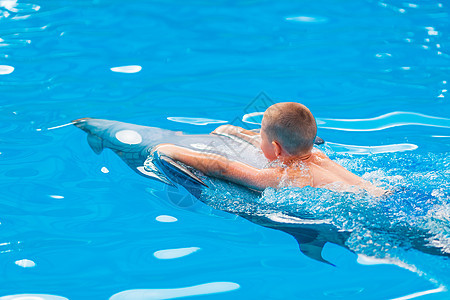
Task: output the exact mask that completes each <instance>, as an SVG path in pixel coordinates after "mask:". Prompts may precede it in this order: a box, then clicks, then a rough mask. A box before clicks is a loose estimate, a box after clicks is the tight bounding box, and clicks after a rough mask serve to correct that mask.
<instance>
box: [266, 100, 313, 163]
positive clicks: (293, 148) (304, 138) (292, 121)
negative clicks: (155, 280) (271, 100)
mask: <svg viewBox="0 0 450 300" xmlns="http://www.w3.org/2000/svg"><path fill="white" fill-rule="evenodd" d="M316 134H317V125H316V120H315V119H314V116H313V115H312V113H311V112H310V111H309V109H308V108H307V107H306V106H304V105H303V104H300V103H296V102H282V103H277V104H274V105H272V106H270V107H269V108H268V109H267V110H266V111H265V112H264V116H263V119H262V123H261V149H262V151H263V153H264V155H265V156H266V158H267V159H269V160H271V161H272V160H275V159H277V158H278V157H285V158H288V157H291V156H301V155H306V154H308V153H309V152H310V151H311V149H312V148H313V145H314V139H315V137H316Z"/></svg>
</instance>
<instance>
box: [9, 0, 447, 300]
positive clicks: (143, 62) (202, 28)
mask: <svg viewBox="0 0 450 300" xmlns="http://www.w3.org/2000/svg"><path fill="white" fill-rule="evenodd" d="M449 13H450V6H449V4H447V3H446V2H444V1H442V2H439V1H417V2H407V1H386V2H383V1H370V0H366V1H339V2H336V1H326V0H320V1H296V2H294V1H286V0H285V1H234V2H233V1H215V2H210V1H129V2H124V1H114V0H110V1H99V0H93V1H82V0H80V1H58V0H53V1H33V3H27V2H23V1H15V0H9V1H8V0H6V1H5V0H0V166H1V167H0V190H1V193H0V212H1V213H0V232H1V234H0V266H1V268H0V278H1V284H0V299H1V300H4V299H19V296H17V297H12V298H7V297H2V296H7V295H20V294H31V295H35V296H36V295H41V296H40V297H41V299H65V298H67V299H110V298H111V299H113V300H120V299H159V298H164V299H168V298H171V297H172V298H173V297H180V296H188V295H197V296H198V297H199V298H203V299H208V298H211V299H229V298H237V299H394V298H400V297H405V296H407V295H409V296H407V297H405V298H400V299H411V298H416V297H419V296H420V295H422V294H427V295H425V296H421V299H448V298H450V294H449V292H447V291H446V290H447V289H448V288H449V287H450V276H449V275H448V274H450V262H449V259H448V255H449V253H450V225H449V224H450V192H449V185H450V172H449V169H450V160H449V153H450V120H449V118H450V109H449V97H450V94H449V93H448V86H449V84H448V82H449V81H450V75H449V74H450V73H449V70H450V59H449V55H450V51H449V47H450V38H449V34H450V28H449V25H450V18H449ZM123 66H135V67H129V68H125V69H124V68H120V67H123ZM137 66H139V67H137ZM117 67H119V69H116V68H117ZM277 101H298V102H302V103H304V104H305V105H307V106H308V107H309V108H310V109H311V111H312V112H313V113H314V114H315V115H316V117H317V121H318V125H319V136H321V137H322V138H324V139H325V140H326V141H327V144H326V145H324V146H320V147H321V149H322V150H323V151H325V152H326V153H327V154H328V155H329V156H330V157H331V158H333V159H335V160H337V161H338V162H340V163H341V164H343V165H344V166H346V167H347V168H348V169H350V170H351V171H353V172H355V173H356V174H358V175H360V176H363V177H364V178H366V179H368V180H370V181H372V182H374V183H376V184H378V185H380V186H383V187H385V188H389V189H392V190H396V191H397V193H396V194H395V195H393V196H392V197H390V198H383V199H374V198H371V197H368V196H367V195H357V196H355V195H347V194H344V195H340V194H335V193H332V192H329V191H324V190H314V189H308V188H307V189H304V190H298V189H294V188H286V189H282V190H279V191H275V190H272V189H268V190H266V191H265V192H264V194H263V196H262V197H260V198H254V197H253V195H248V194H246V192H245V191H242V190H241V189H239V188H238V187H235V186H229V185H227V184H225V183H223V182H217V183H216V185H215V186H216V189H214V190H210V191H209V192H207V193H206V194H205V195H204V197H205V199H207V200H205V202H207V203H208V204H209V205H206V204H203V203H201V202H194V201H193V200H192V199H190V198H188V197H189V196H188V195H186V193H185V192H183V191H176V190H171V189H167V187H165V186H164V185H163V184H161V183H156V182H154V181H151V180H149V179H146V178H143V177H140V176H138V175H136V173H134V172H133V171H132V170H131V169H129V168H128V166H126V165H125V164H124V163H123V162H122V161H121V160H120V159H119V158H118V157H116V156H115V155H114V154H113V153H111V152H107V151H105V152H104V153H102V154H101V155H100V156H97V155H95V154H94V153H93V151H92V150H91V149H90V148H89V146H88V145H87V143H86V140H85V135H84V133H83V132H81V131H79V130H78V129H76V128H75V127H73V126H70V127H61V128H55V127H58V126H60V125H62V124H65V123H67V122H69V121H70V120H73V119H77V118H81V117H87V116H90V117H97V118H105V119H112V120H121V121H125V122H130V123H136V124H143V125H148V126H158V127H164V128H168V129H172V130H181V131H184V132H187V133H207V132H209V131H211V130H213V129H214V128H215V127H216V126H217V125H219V124H220V123H221V122H224V121H225V122H229V123H233V124H237V125H241V126H246V127H247V128H257V124H253V123H258V120H259V118H260V115H258V114H256V115H255V114H252V115H248V114H251V113H256V112H261V111H263V110H264V109H265V108H266V107H267V105H270V103H273V102H277ZM204 119H210V120H204ZM186 199H188V200H186ZM191 200H192V201H191ZM189 201H191V202H189ZM185 203H188V205H184V204H185ZM189 203H190V204H189ZM222 210H225V211H228V212H234V213H237V214H239V213H242V212H255V211H256V212H260V213H261V214H266V215H273V214H274V216H275V217H280V215H277V213H283V214H287V215H290V216H293V217H292V218H291V219H290V221H292V222H296V220H297V219H295V218H299V217H305V216H308V218H309V219H312V220H315V222H316V223H314V222H313V223H312V225H311V226H312V228H316V229H317V230H319V231H320V230H322V228H323V226H322V225H323V224H326V225H327V226H328V225H332V226H333V228H335V229H336V231H337V232H333V233H331V234H325V231H323V232H322V234H323V235H325V236H326V237H325V239H328V241H329V242H328V243H327V244H325V247H324V249H323V252H322V254H323V257H324V258H325V259H326V260H327V261H329V262H331V263H332V264H334V265H335V266H331V265H329V264H325V263H322V262H318V261H316V260H313V259H311V258H309V257H307V256H305V255H304V254H302V253H301V252H300V250H299V249H298V245H297V242H296V241H295V240H294V239H293V238H292V237H291V236H290V235H288V234H286V233H284V232H281V231H278V230H273V229H269V228H265V227H262V226H259V225H257V224H254V223H252V222H249V221H247V220H245V219H243V218H241V217H237V216H236V215H234V214H232V213H227V212H223V211H222ZM169 221H170V222H169ZM342 235H345V238H341V237H342ZM171 249H181V250H176V251H175V250H172V251H165V250H171ZM135 289H142V290H141V291H137V292H136V291H133V290H135ZM422 292H424V293H422ZM417 293H418V294H417ZM44 294H45V295H46V296H43V295H44ZM52 295H53V296H52ZM200 295H202V296H200ZM57 296H59V297H63V298H57ZM152 297H153V298H152ZM193 298H195V297H193ZM33 299H35V298H33Z"/></svg>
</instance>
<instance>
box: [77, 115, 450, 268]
mask: <svg viewBox="0 0 450 300" xmlns="http://www.w3.org/2000/svg"><path fill="white" fill-rule="evenodd" d="M72 124H74V125H75V126H76V127H78V128H80V129H82V130H83V131H85V132H86V133H87V142H88V144H89V146H90V147H91V148H92V150H93V151H94V152H95V153H97V154H100V153H101V152H102V151H103V149H105V148H108V149H111V150H112V151H113V152H114V153H116V154H117V155H118V156H119V157H120V158H121V159H122V160H123V161H124V162H125V163H126V164H127V165H128V166H129V167H130V168H131V169H132V170H133V171H135V172H136V173H138V174H139V175H141V176H144V177H147V178H150V179H153V180H157V181H160V182H163V183H165V184H167V185H169V186H172V187H177V186H182V187H184V188H185V189H186V190H187V191H188V192H189V193H190V194H192V195H193V196H194V197H195V198H196V199H198V200H200V201H201V202H203V203H205V204H206V205H208V206H210V207H213V208H215V209H218V210H222V211H225V212H228V213H232V214H235V215H238V216H240V217H243V218H244V219H247V220H249V221H250V222H252V223H255V224H257V225H260V226H264V227H267V228H271V229H276V230H279V231H283V232H285V233H287V234H289V235H291V236H292V237H294V238H295V240H296V241H297V243H298V245H299V248H300V250H301V252H302V253H303V254H305V255H306V256H308V257H309V258H312V259H314V260H316V261H319V262H323V263H326V264H329V265H333V264H332V263H330V262H329V261H327V260H325V259H324V258H323V257H322V250H323V247H324V245H325V244H326V243H327V242H331V243H334V244H336V245H339V246H342V247H344V248H346V249H348V250H350V251H352V250H351V249H349V247H348V246H347V245H346V241H347V239H348V238H349V236H350V234H351V232H348V231H343V230H341V229H339V228H337V227H336V226H334V225H332V222H331V221H330V220H321V219H317V218H315V217H314V216H308V215H301V216H300V215H299V214H298V213H295V214H294V213H292V212H289V211H279V210H278V211H274V209H273V207H265V205H264V204H261V203H258V205H256V206H254V209H253V210H249V209H244V210H238V211H236V210H234V209H233V208H231V207H227V206H226V205H225V206H224V205H222V206H220V205H219V204H218V203H214V200H212V201H208V200H207V199H204V197H202V192H203V190H204V189H208V188H214V182H213V181H212V180H209V181H208V178H207V177H206V176H201V175H200V176H197V175H196V174H195V173H194V172H195V170H193V169H191V168H190V167H188V166H185V165H183V164H181V163H179V162H176V161H174V160H172V159H171V158H169V157H166V156H163V155H159V154H158V153H157V152H153V154H152V149H153V148H154V147H155V146H156V145H158V144H161V143H171V144H175V145H178V146H181V147H186V148H190V149H193V150H197V151H204V152H210V153H216V154H220V155H223V156H225V157H227V158H228V159H232V160H236V161H240V162H243V163H247V164H250V165H252V166H255V167H258V168H263V167H264V166H265V165H266V163H267V161H266V159H265V158H264V156H263V154H262V152H261V151H260V149H258V148H257V147H255V146H254V145H252V144H251V143H249V142H247V141H245V140H243V139H240V138H237V137H235V136H231V135H226V134H223V135H217V134H197V135H193V134H183V133H182V132H179V131H171V130H167V129H162V128H158V127H149V126H140V125H135V124H129V123H123V122H118V121H111V120H103V119H93V118H82V119H77V120H74V121H72ZM323 143H324V141H323V140H322V139H321V138H316V141H315V144H323ZM151 154H152V155H151ZM200 177H202V178H200ZM205 181H207V183H206V182H205ZM210 185H212V187H210ZM235 187H236V188H238V186H235ZM248 192H249V193H250V195H251V194H252V193H253V194H256V195H253V196H259V194H258V192H255V191H250V190H248ZM238 198H239V197H236V199H234V200H235V201H237V202H239V201H246V200H245V199H238ZM244 198H248V197H244ZM239 203H240V204H246V203H244V202H242V203H241V202H239ZM403 225H404V226H399V228H398V229H395V230H394V231H395V232H397V233H398V239H399V242H400V243H402V244H403V243H405V244H408V243H411V246H412V247H413V248H415V249H417V250H419V251H422V252H424V253H429V254H433V255H439V256H445V257H449V253H446V252H445V251H442V249H439V248H436V247H433V246H431V245H429V244H428V242H426V239H427V238H430V237H431V234H430V233H428V232H424V231H423V230H420V229H418V228H412V227H410V226H408V224H403ZM405 226H406V227H405ZM405 228H406V229H405ZM392 229H393V228H391V229H390V230H392ZM352 252H353V251H352Z"/></svg>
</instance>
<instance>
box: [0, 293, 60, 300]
mask: <svg viewBox="0 0 450 300" xmlns="http://www.w3.org/2000/svg"><path fill="white" fill-rule="evenodd" d="M0 300H69V299H67V298H64V297H60V296H54V295H44V294H18V295H11V296H3V297H0Z"/></svg>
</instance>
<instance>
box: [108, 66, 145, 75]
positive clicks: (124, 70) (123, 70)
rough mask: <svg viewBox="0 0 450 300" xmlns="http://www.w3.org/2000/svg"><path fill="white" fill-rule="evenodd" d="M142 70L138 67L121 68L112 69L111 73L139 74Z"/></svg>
mask: <svg viewBox="0 0 450 300" xmlns="http://www.w3.org/2000/svg"><path fill="white" fill-rule="evenodd" d="M141 70H142V67H141V66H138V65H130V66H121V67H114V68H111V71H113V72H117V73H128V74H131V73H138V72H140V71H141Z"/></svg>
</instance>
